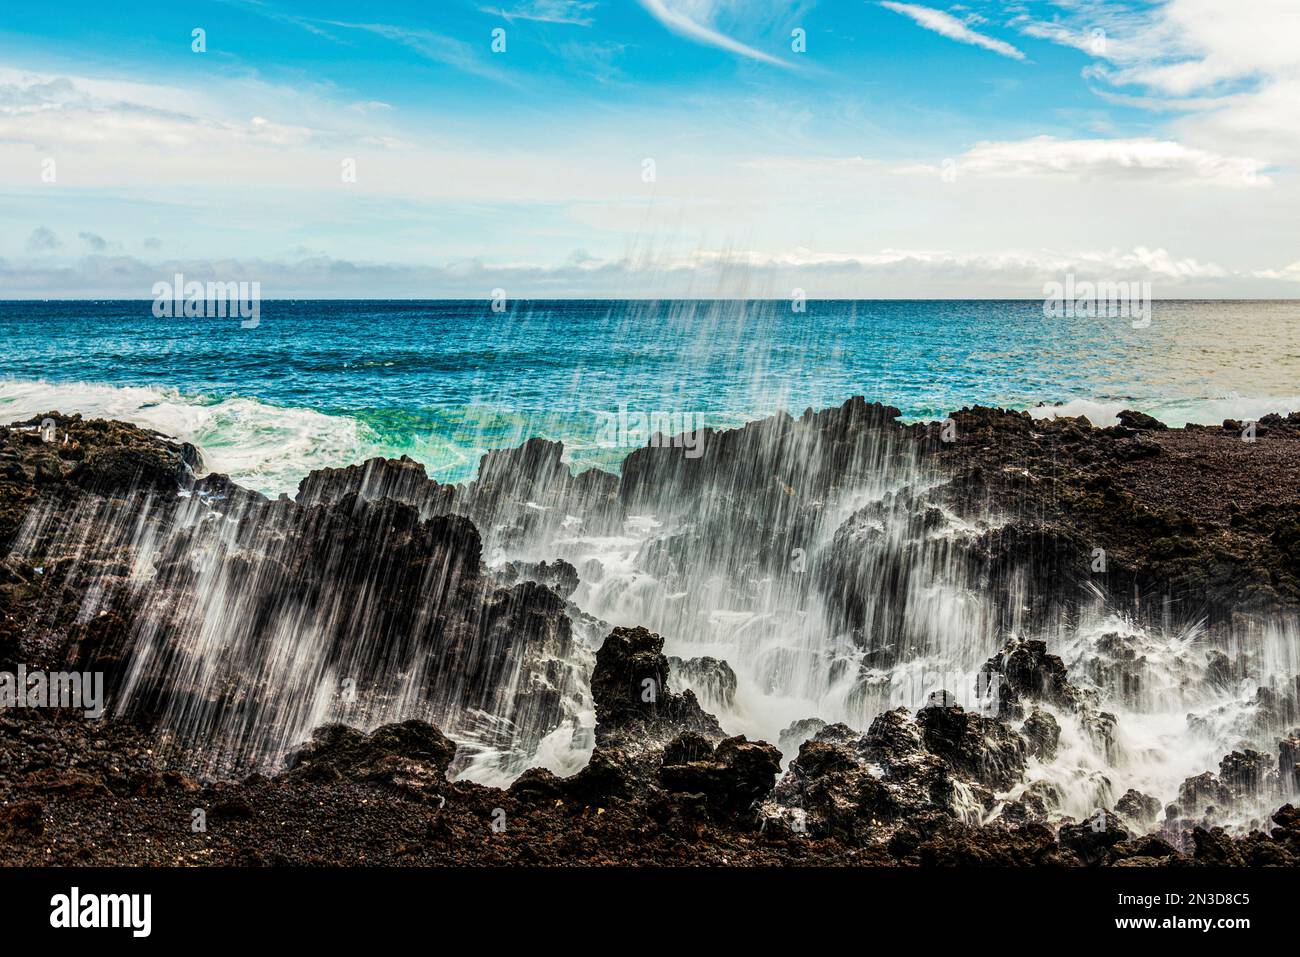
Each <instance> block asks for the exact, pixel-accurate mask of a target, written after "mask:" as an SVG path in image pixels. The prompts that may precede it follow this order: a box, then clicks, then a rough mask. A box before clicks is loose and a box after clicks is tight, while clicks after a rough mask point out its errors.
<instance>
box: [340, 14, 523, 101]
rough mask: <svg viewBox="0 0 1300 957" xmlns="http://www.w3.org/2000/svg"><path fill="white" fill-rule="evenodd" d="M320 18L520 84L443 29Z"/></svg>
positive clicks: (437, 59) (457, 66) (470, 70)
mask: <svg viewBox="0 0 1300 957" xmlns="http://www.w3.org/2000/svg"><path fill="white" fill-rule="evenodd" d="M321 22H323V23H325V24H326V25H327V26H331V27H338V28H340V29H344V30H362V31H365V32H366V33H372V34H374V35H375V36H379V37H383V38H384V39H385V40H392V41H393V42H394V43H400V44H401V45H402V46H404V47H407V48H408V49H410V50H414V51H415V52H416V53H418V54H420V56H422V57H425V58H426V59H429V60H433V61H434V62H435V63H441V64H443V65H444V66H449V67H453V68H454V69H457V70H462V71H463V72H465V73H470V74H473V75H475V76H481V77H483V78H485V79H489V80H496V81H497V82H499V83H505V84H507V85H510V86H518V85H519V83H518V81H517V80H516V79H514V78H513V77H510V76H509V75H507V74H506V73H504V72H503V71H501V70H498V69H496V68H495V67H493V66H491V65H489V64H487V63H485V62H483V58H482V56H481V55H480V52H479V51H478V50H477V49H476V48H475V47H473V46H472V45H471V44H469V43H466V42H465V41H464V40H457V39H455V38H453V37H448V36H443V35H442V34H441V33H434V32H433V31H432V30H425V29H422V28H418V27H403V26H397V25H394V24H391V23H348V22H346V21H341V20H325V21H321Z"/></svg>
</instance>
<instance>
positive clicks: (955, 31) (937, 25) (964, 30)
mask: <svg viewBox="0 0 1300 957" xmlns="http://www.w3.org/2000/svg"><path fill="white" fill-rule="evenodd" d="M880 5H881V6H882V7H884V8H885V9H887V10H893V11H894V12H895V13H901V14H902V15H903V16H905V17H910V18H911V19H913V20H915V21H916V23H917V24H919V25H920V26H922V27H924V28H925V29H927V30H933V31H934V32H935V33H938V34H940V35H941V36H945V37H947V38H948V39H950V40H956V41H957V42H958V43H969V44H972V45H973V46H977V47H983V48H984V49H985V50H992V51H993V52H994V53H997V54H999V55H1001V56H1004V57H1010V58H1011V59H1013V60H1023V59H1024V58H1025V55H1024V54H1023V53H1022V52H1020V50H1018V49H1016V48H1015V47H1014V46H1012V45H1011V44H1010V43H1007V42H1005V41H1003V40H996V39H994V38H993V37H989V36H985V35H984V34H982V33H977V32H976V31H974V30H972V29H971V28H970V27H969V26H967V25H966V24H965V23H963V22H962V21H961V20H958V19H957V18H956V17H954V16H953V15H952V14H951V13H944V12H943V11H942V10H935V9H934V8H932V7H922V6H918V5H917V4H914V3H894V2H892V0H884V2H882V3H881V4H880Z"/></svg>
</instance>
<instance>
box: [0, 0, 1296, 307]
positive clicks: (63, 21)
mask: <svg viewBox="0 0 1300 957" xmlns="http://www.w3.org/2000/svg"><path fill="white" fill-rule="evenodd" d="M195 29H201V30H203V31H204V39H205V45H206V50H205V51H203V52H195V51H194V50H193V39H192V35H193V31H194V30H195ZM495 30H503V31H504V46H505V49H504V50H501V51H494V49H493V40H494V33H493V31H495ZM793 31H802V36H803V38H804V49H803V50H802V51H796V50H795V49H794V45H795V36H794V35H793ZM498 36H500V35H498ZM1297 36H1300V4H1296V3H1295V2H1294V0H1242V2H1239V3H1233V4H1224V3H1222V2H1221V0H1169V2H1163V3H1125V2H1104V3H1088V2H1079V0H1057V2H1034V3H1013V4H1008V3H982V2H974V3H967V4H961V5H935V6H930V5H922V4H907V3H898V2H885V3H880V2H850V0H834V2H812V0H805V2H798V3H776V2H768V0H640V2H634V0H618V2H614V0H516V2H511V0H500V2H489V0H483V2H481V3H471V2H459V0H443V2H441V3H437V4H429V3H418V4H417V3H393V2H382V0H381V2H372V3H366V4H356V3H351V2H349V3H343V2H338V0H322V2H315V3H311V4H305V3H304V4H293V3H289V2H281V0H264V2H254V0H229V2H200V3H187V4H184V5H178V4H174V3H158V2H140V0H134V2H132V0H125V2H119V3H115V4H111V5H108V4H102V3H97V4H90V3H63V4H59V5H57V7H56V5H26V4H9V5H7V6H6V8H5V9H4V11H3V12H0V216H3V219H4V221H5V223H6V228H5V230H4V231H3V235H2V237H0V259H2V260H3V264H2V265H0V282H2V283H3V286H0V297H4V296H9V297H15V298H17V297H27V296H50V295H59V296H64V295H66V296H74V295H92V296H93V295H104V296H107V295H124V296H139V297H142V298H147V297H148V295H149V292H148V290H149V288H151V286H152V283H153V282H155V281H157V280H158V279H159V278H161V277H163V276H166V275H169V274H170V273H171V272H173V271H175V270H178V269H179V270H184V271H185V272H186V274H187V276H191V277H194V278H203V277H208V278H217V279H223V280H231V279H235V280H244V279H246V280H260V281H261V282H262V283H263V290H264V295H267V296H276V295H284V296H304V295H322V296H348V295H357V296H384V295H393V296H403V297H404V296H443V295H456V296H459V295H466V296H478V295H488V294H489V293H490V290H491V289H493V288H496V287H501V288H505V289H507V291H508V292H509V294H510V295H512V296H516V297H526V296H550V295H598V296H624V295H645V296H656V295H682V294H692V295H737V294H748V295H773V296H783V295H787V294H789V291H790V290H791V289H792V288H795V287H799V288H804V289H806V291H807V294H808V295H809V296H812V297H814V298H815V297H818V296H826V297H829V296H855V297H856V296H860V297H864V298H869V297H873V296H931V295H932V296H967V295H969V296H986V295H988V296H1024V297H1031V298H1032V297H1035V296H1037V295H1039V294H1040V291H1041V287H1042V284H1043V282H1044V281H1046V280H1048V279H1052V278H1060V277H1061V276H1063V275H1064V274H1066V273H1067V272H1074V273H1076V274H1079V275H1085V274H1086V275H1090V276H1096V277H1098V278H1111V279H1116V280H1120V279H1130V278H1138V279H1147V280H1150V281H1152V283H1153V287H1154V290H1155V294H1156V295H1157V296H1201V295H1207V296H1216V295H1224V296H1233V295H1247V296H1279V297H1281V296H1285V297H1290V296H1294V295H1295V294H1296V289H1297V288H1300V287H1298V286H1297V283H1300V240H1298V239H1297V236H1298V235H1300V231H1297V230H1296V229H1295V226H1294V224H1295V221H1296V213H1297V211H1298V209H1300V204H1298V203H1297V198H1298V197H1300V193H1298V192H1297V183H1296V179H1295V172H1296V168H1297V160H1298V159H1300V106H1297V104H1298V103H1300V47H1298V45H1297V43H1296V42H1295V40H1296V37H1297ZM499 45H500V42H499V40H498V46H499ZM651 164H652V169H653V176H651V175H649V173H648V170H649V169H651ZM348 170H353V171H355V176H351V177H350V174H349V173H348V172H347V171H348ZM349 177H350V178H349Z"/></svg>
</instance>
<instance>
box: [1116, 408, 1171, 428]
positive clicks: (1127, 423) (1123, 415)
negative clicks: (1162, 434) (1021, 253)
mask: <svg viewBox="0 0 1300 957" xmlns="http://www.w3.org/2000/svg"><path fill="white" fill-rule="evenodd" d="M1116 418H1117V419H1119V424H1120V425H1122V426H1123V427H1124V428H1126V429H1137V430H1144V429H1145V430H1150V429H1167V428H1169V426H1167V425H1165V424H1164V423H1163V422H1161V421H1160V420H1159V419H1155V418H1152V417H1151V416H1149V415H1147V414H1146V413H1145V412H1134V411H1132V410H1131V409H1125V410H1124V411H1123V412H1120V413H1119V414H1118V415H1117V416H1116Z"/></svg>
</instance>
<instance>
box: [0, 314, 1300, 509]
mask: <svg viewBox="0 0 1300 957" xmlns="http://www.w3.org/2000/svg"><path fill="white" fill-rule="evenodd" d="M0 360H2V361H3V370H2V374H3V379H0V419H3V420H6V421H8V420H12V419H14V418H18V417H20V416H22V417H26V416H29V415H33V414H36V413H38V412H45V411H49V410H51V409H58V410H59V411H61V412H65V413H66V412H71V411H82V412H83V413H86V414H97V415H115V416H117V417H119V418H125V419H128V420H130V421H137V422H140V423H142V424H146V425H151V426H152V427H155V428H159V429H160V430H161V431H166V432H169V433H171V434H176V435H179V436H181V437H184V438H187V439H190V440H191V441H196V442H198V444H200V445H201V446H202V447H203V448H204V450H205V452H206V453H207V457H208V462H209V465H210V466H211V467H212V468H214V469H216V470H220V471H228V472H230V473H231V474H232V475H234V476H235V477H236V478H239V479H241V480H243V481H246V482H248V483H250V484H252V485H254V486H256V487H259V488H262V489H263V490H264V491H281V490H288V489H292V488H293V487H294V486H295V485H296V483H297V480H298V478H300V477H301V475H303V474H305V472H306V471H308V470H309V469H310V468H316V467H320V466H321V465H339V464H345V463H346V462H348V461H355V460H357V459H360V458H364V457H366V456H368V455H373V454H390V455H391V454H400V453H409V454H411V455H413V456H415V457H416V458H419V459H420V460H421V461H424V462H425V463H426V464H427V465H428V466H429V469H430V473H431V474H433V475H434V476H436V477H438V478H440V479H443V480H459V479H463V478H465V477H467V476H469V475H470V474H472V472H473V469H474V468H475V466H476V464H477V457H478V455H479V454H481V453H482V451H483V450H484V449H486V448H490V447H495V446H501V445H509V444H515V443H517V442H519V441H521V440H522V439H523V438H526V437H528V436H530V435H542V436H546V437H549V438H556V439H561V440H563V441H564V442H565V443H566V446H567V447H568V450H569V452H568V454H569V457H570V459H571V462H572V464H573V465H574V466H575V467H584V466H589V465H596V466H600V467H604V468H610V469H616V468H617V466H618V462H619V461H620V460H621V459H622V457H623V456H624V455H625V454H626V452H627V448H625V447H621V446H611V444H610V441H609V438H608V436H609V435H610V430H609V422H610V416H613V415H617V414H618V413H619V410H620V409H625V410H626V412H627V413H628V414H630V415H633V416H635V415H636V414H638V413H640V414H645V415H650V414H658V415H661V416H667V417H668V421H670V422H673V423H677V422H683V421H685V422H689V423H694V422H697V421H703V422H705V423H707V424H711V425H732V424H738V423H741V422H744V421H747V420H749V419H753V418H757V417H760V416H762V415H766V414H770V413H771V412H773V411H775V410H777V409H782V408H784V409H787V410H790V411H792V412H795V413H796V414H797V413H798V412H800V411H802V410H803V409H804V408H806V407H809V406H813V407H822V406H826V405H831V404H838V403H840V402H842V401H843V400H844V399H845V398H847V397H849V396H851V395H854V394H863V395H866V396H867V397H868V398H871V399H879V400H881V401H883V402H887V403H890V404H893V405H896V406H898V407H899V408H900V409H901V410H902V411H903V414H904V415H905V416H906V417H908V418H913V419H930V418H942V417H944V416H945V415H947V413H948V412H950V411H952V410H954V409H956V408H960V407H961V406H963V405H969V404H974V403H982V404H994V405H1003V406H1009V407H1015V408H1032V407H1035V406H1037V405H1039V404H1040V403H1048V404H1051V403H1058V402H1059V403H1065V404H1066V405H1065V410H1066V411H1069V412H1072V413H1079V412H1082V413H1086V414H1089V415H1090V416H1091V417H1093V418H1094V419H1097V420H1106V419H1108V417H1109V416H1112V415H1113V414H1114V412H1116V411H1118V410H1119V409H1120V408H1124V407H1135V408H1140V409H1142V410H1144V411H1148V412H1151V413H1152V414H1155V415H1157V416H1159V417H1161V418H1163V419H1165V421H1167V422H1169V423H1170V424H1174V425H1179V424H1183V423H1185V422H1188V421H1205V422H1213V421H1219V420H1221V419H1222V418H1225V417H1229V416H1231V417H1246V418H1249V417H1255V416H1258V415H1262V414H1264V413H1265V412H1269V411H1289V410H1292V409H1300V303H1297V302H1296V301H1285V302H1250V301H1246V302H1242V301H1233V302H1190V301H1188V302H1182V301H1180V302H1156V303H1155V304H1154V311H1153V316H1152V322H1151V324H1150V325H1149V326H1147V327H1146V328H1141V329H1134V328H1133V327H1132V325H1131V323H1130V322H1129V321H1128V320H1127V319H1119V318H1092V319H1085V318H1070V319H1052V318H1045V317H1044V315H1043V308H1042V303H1041V302H1040V301H987V300H980V301H859V302H848V301H832V302H809V303H808V304H807V310H806V312H802V313H799V312H795V311H793V310H792V308H791V305H790V303H788V302H785V301H749V302H739V301H690V302H657V303H656V302H646V301H633V302H616V301H546V302H541V301H533V302H525V303H514V304H511V305H510V307H509V308H508V309H507V310H506V311H505V312H501V313H496V312H493V311H492V309H491V308H490V304H489V303H488V301H486V300H484V301H482V302H475V301H430V302H408V301H402V302H393V301H382V302H379V301H350V302H338V301H273V302H265V303H263V304H262V307H261V323H260V325H259V326H258V327H257V328H255V329H243V328H241V326H240V323H239V322H238V321H237V320H230V319H204V318H199V319H186V318H170V319H158V318H155V317H154V316H153V314H152V311H151V303H150V302H148V301H129V302H8V303H0ZM634 421H635V420H634ZM640 439H641V437H640V436H639V435H638V434H637V433H636V432H635V430H633V431H632V432H630V433H629V432H628V431H627V430H623V431H622V433H620V437H619V439H618V441H620V442H624V443H630V444H633V445H635V444H641V441H640Z"/></svg>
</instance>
